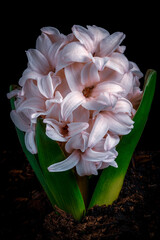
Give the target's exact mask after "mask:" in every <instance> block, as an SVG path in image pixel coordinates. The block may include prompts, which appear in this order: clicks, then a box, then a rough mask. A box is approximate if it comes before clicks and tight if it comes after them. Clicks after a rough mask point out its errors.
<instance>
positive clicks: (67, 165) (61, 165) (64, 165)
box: [48, 150, 80, 172]
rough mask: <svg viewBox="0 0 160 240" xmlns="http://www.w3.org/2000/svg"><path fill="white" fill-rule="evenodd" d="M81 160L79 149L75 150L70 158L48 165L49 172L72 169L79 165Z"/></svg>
mask: <svg viewBox="0 0 160 240" xmlns="http://www.w3.org/2000/svg"><path fill="white" fill-rule="evenodd" d="M79 160H80V155H79V152H78V151H77V150H75V151H74V152H73V153H72V154H71V155H70V156H69V157H68V158H66V159H65V160H64V161H61V162H57V163H54V164H52V165H50V166H49V167H48V171H49V172H64V171H67V170H69V169H72V168H73V167H75V166H76V165H77V163H78V162H79Z"/></svg>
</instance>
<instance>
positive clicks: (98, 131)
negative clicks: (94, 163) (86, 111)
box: [88, 114, 109, 147]
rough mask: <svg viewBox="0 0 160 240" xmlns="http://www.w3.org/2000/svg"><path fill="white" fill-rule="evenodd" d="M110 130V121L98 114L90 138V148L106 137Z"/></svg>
mask: <svg viewBox="0 0 160 240" xmlns="http://www.w3.org/2000/svg"><path fill="white" fill-rule="evenodd" d="M108 129H109V125H108V121H106V118H104V117H103V115H102V114H98V115H97V117H96V120H95V123H94V125H93V128H92V130H91V133H90V136H89V141H88V146H89V147H93V146H95V145H96V144H97V143H98V142H99V141H100V140H101V139H102V138H103V137H104V135H105V134H106V133H107V131H108Z"/></svg>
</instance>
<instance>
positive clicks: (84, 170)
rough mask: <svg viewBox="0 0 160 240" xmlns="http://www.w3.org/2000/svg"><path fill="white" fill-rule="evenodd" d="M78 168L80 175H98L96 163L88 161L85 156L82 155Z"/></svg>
mask: <svg viewBox="0 0 160 240" xmlns="http://www.w3.org/2000/svg"><path fill="white" fill-rule="evenodd" d="M76 170H77V173H78V175H79V176H86V175H87V176H90V175H92V174H93V175H98V172H97V167H96V164H95V163H94V162H89V161H86V160H85V158H84V157H81V160H80V161H79V162H78V164H77V165H76Z"/></svg>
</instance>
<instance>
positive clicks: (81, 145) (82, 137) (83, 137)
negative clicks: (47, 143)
mask: <svg viewBox="0 0 160 240" xmlns="http://www.w3.org/2000/svg"><path fill="white" fill-rule="evenodd" d="M87 146H88V134H87V133H85V132H84V133H79V134H77V135H75V136H73V137H71V138H70V139H69V140H68V141H67V143H66V145H65V150H66V151H67V152H68V153H71V152H72V151H73V150H75V149H80V150H81V151H82V152H84V151H85V150H86V148H87Z"/></svg>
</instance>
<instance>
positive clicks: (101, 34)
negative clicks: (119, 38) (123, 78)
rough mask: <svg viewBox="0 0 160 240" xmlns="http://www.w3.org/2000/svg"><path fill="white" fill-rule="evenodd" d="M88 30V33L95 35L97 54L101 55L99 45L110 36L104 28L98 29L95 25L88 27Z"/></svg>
mask: <svg viewBox="0 0 160 240" xmlns="http://www.w3.org/2000/svg"><path fill="white" fill-rule="evenodd" d="M87 28H88V31H89V32H90V33H91V34H92V35H93V40H94V48H95V49H94V50H95V54H99V44H100V42H101V41H102V40H103V39H104V38H106V37H108V36H109V35H110V34H109V32H108V31H107V30H105V29H104V28H101V27H97V26H95V25H93V26H87Z"/></svg>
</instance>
